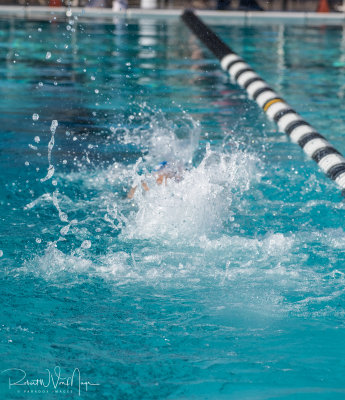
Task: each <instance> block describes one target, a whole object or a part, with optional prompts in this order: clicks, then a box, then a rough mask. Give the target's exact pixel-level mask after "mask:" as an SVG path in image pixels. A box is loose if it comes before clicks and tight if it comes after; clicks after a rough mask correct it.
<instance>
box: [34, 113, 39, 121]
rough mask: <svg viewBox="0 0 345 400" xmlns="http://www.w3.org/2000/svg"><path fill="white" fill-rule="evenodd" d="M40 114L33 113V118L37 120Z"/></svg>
mask: <svg viewBox="0 0 345 400" xmlns="http://www.w3.org/2000/svg"><path fill="white" fill-rule="evenodd" d="M39 117H40V116H39V115H38V114H36V113H35V114H32V119H33V120H34V121H37V120H38V118H39Z"/></svg>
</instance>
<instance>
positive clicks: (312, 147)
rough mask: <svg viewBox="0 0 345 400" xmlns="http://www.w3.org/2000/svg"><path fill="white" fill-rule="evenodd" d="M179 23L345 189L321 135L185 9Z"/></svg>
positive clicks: (339, 163)
mask: <svg viewBox="0 0 345 400" xmlns="http://www.w3.org/2000/svg"><path fill="white" fill-rule="evenodd" d="M182 20H183V21H184V22H185V24H186V25H187V26H188V27H189V28H190V29H191V30H192V31H193V32H194V33H195V35H196V36H197V37H198V38H199V39H200V40H201V41H202V42H203V43H204V44H205V45H206V46H207V47H208V48H209V50H211V51H212V53H213V54H214V55H215V56H216V57H217V58H218V59H219V60H220V64H221V66H222V68H223V70H224V71H227V72H229V74H230V77H231V79H232V80H233V81H234V82H235V83H237V84H238V85H239V86H241V87H242V88H244V89H245V90H246V91H247V93H248V96H249V98H251V99H253V100H255V101H256V103H257V104H258V105H259V106H260V107H261V108H262V109H263V110H264V112H265V113H266V115H267V116H268V118H269V119H271V120H273V121H275V122H276V124H277V125H278V128H279V130H280V131H281V132H285V133H286V134H287V135H288V136H289V137H290V139H291V140H292V141H293V142H295V143H298V144H299V145H300V146H301V147H302V149H303V150H304V152H305V153H306V154H307V155H308V156H309V157H311V158H312V159H313V160H314V161H316V162H317V164H318V165H319V167H320V168H321V170H322V171H324V173H325V174H327V175H328V176H329V177H330V178H331V179H333V180H334V181H335V182H336V183H337V184H338V185H339V186H340V187H341V188H342V189H343V190H344V189H345V158H344V157H343V156H342V155H341V154H340V153H339V151H338V150H336V149H335V148H334V147H333V146H332V145H331V144H330V143H329V142H328V141H327V140H326V139H325V138H324V137H323V136H322V135H321V134H320V133H318V132H317V131H316V130H315V129H314V128H313V127H312V126H311V125H310V124H309V123H308V122H306V121H305V120H304V119H303V118H302V117H301V116H300V115H299V114H298V113H297V112H296V111H295V110H294V109H293V108H291V107H290V106H289V105H288V104H287V103H286V102H285V101H284V100H283V99H282V98H281V97H280V96H279V95H278V94H277V93H276V92H275V91H274V90H273V89H272V88H271V87H270V86H269V85H268V84H267V83H266V82H265V81H264V80H263V79H262V78H260V76H259V75H258V74H257V73H256V72H255V71H254V70H253V69H252V68H251V67H250V65H248V64H247V63H246V62H245V61H244V60H243V59H242V58H241V57H240V56H238V55H237V54H236V53H235V52H234V51H233V50H231V49H230V47H229V46H227V45H226V44H225V43H224V42H223V41H222V40H221V39H220V38H219V37H218V36H217V35H216V34H215V33H214V32H213V31H212V30H211V29H210V28H209V27H208V26H207V25H205V24H204V23H203V22H202V21H201V20H200V18H198V17H197V16H196V15H195V14H194V13H193V12H192V11H190V10H186V11H185V12H184V13H183V15H182Z"/></svg>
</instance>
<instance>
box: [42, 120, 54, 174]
mask: <svg viewBox="0 0 345 400" xmlns="http://www.w3.org/2000/svg"><path fill="white" fill-rule="evenodd" d="M57 126H58V122H57V121H56V120H55V119H54V120H53V121H52V123H51V126H50V132H51V138H50V141H49V143H48V164H49V166H48V172H47V175H46V176H45V177H44V178H41V179H40V181H41V182H45V181H47V180H49V179H51V178H52V177H53V175H54V173H55V168H54V166H53V165H52V160H51V157H52V150H53V147H54V144H55V132H56V128H57Z"/></svg>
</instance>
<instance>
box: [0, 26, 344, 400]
mask: <svg viewBox="0 0 345 400" xmlns="http://www.w3.org/2000/svg"><path fill="white" fill-rule="evenodd" d="M214 29H215V31H216V32H217V33H218V34H219V35H221V37H222V38H223V39H224V40H225V41H226V42H228V43H229V45H230V46H231V47H233V49H234V50H235V51H237V52H238V53H239V54H240V55H242V56H243V57H244V58H245V59H246V60H247V61H248V62H249V63H250V64H252V65H253V67H254V68H256V69H257V71H258V72H259V73H260V74H261V75H262V76H263V78H265V79H266V80H267V81H268V82H269V83H270V84H271V85H272V86H273V87H274V88H276V90H277V91H278V93H281V94H282V96H283V97H284V98H286V100H287V101H288V102H289V103H290V104H291V105H292V106H293V107H294V108H295V109H296V110H298V111H299V112H300V113H301V115H302V116H304V117H305V118H306V120H307V121H309V122H311V123H312V124H313V125H314V126H315V127H316V128H317V129H318V130H319V131H320V132H321V133H322V134H324V135H325V136H326V137H327V139H329V140H330V141H331V142H332V143H333V144H334V145H335V147H337V148H338V149H339V150H340V151H342V152H343V153H344V152H345V134H344V121H345V105H344V95H345V31H344V28H342V27H327V26H323V27H304V26H289V27H288V26H284V25H279V26H278V25H272V26H263V25H262V26H259V25H258V26H220V25H219V26H215V27H214ZM0 35H1V44H0V46H1V51H0V90H1V98H2V101H1V102H0V129H1V136H0V138H1V142H0V146H1V147H0V165H1V171H2V174H1V175H0V179H1V187H2V190H1V191H0V199H1V200H0V201H1V209H0V210H1V211H0V213H1V215H0V218H1V222H2V223H1V246H0V249H1V253H0V254H1V258H0V260H1V261H0V262H1V291H0V296H1V303H2V308H1V355H2V356H1V371H3V372H2V373H1V375H0V393H1V398H3V399H24V398H49V399H61V398H79V395H80V398H87V399H222V398H224V399H343V398H344V396H345V384H344V382H345V336H344V335H345V324H344V316H345V266H344V260H345V253H344V248H345V232H344V226H343V225H344V216H345V207H344V200H343V198H342V196H341V193H340V192H339V190H338V188H337V187H336V186H335V184H334V183H332V182H331V181H330V180H329V179H328V178H327V177H325V176H324V175H323V174H322V173H321V172H320V171H318V169H317V166H316V164H315V163H314V162H313V161H310V160H308V159H307V158H306V157H305V156H304V154H303V152H302V150H301V149H300V148H299V147H298V146H296V145H294V144H292V143H290V142H289V141H288V140H287V138H286V137H285V136H284V135H283V134H280V133H278V132H277V131H276V127H275V126H274V125H273V124H271V123H270V122H269V121H268V120H267V119H266V118H265V116H264V115H263V113H262V112H261V111H260V110H259V109H258V108H257V106H256V105H255V104H254V103H252V102H251V101H249V100H248V99H247V98H246V96H245V94H244V92H243V91H241V90H240V89H239V88H238V87H236V86H233V85H231V83H229V82H228V78H227V76H226V75H225V74H224V73H223V72H222V71H221V69H220V67H219V65H218V63H217V62H216V60H214V58H213V57H212V55H211V54H210V53H209V52H208V51H207V50H205V49H204V48H203V46H202V45H201V44H200V43H199V42H198V41H197V40H196V39H195V38H194V37H193V36H191V35H190V33H189V31H188V30H187V28H186V27H184V26H183V25H182V24H181V23H176V22H174V21H170V22H164V21H158V20H154V19H153V20H152V19H139V20H130V21H123V20H116V21H114V23H108V24H103V23H100V22H93V23H80V22H79V21H78V20H76V19H74V18H71V20H70V21H69V23H68V22H67V23H61V22H60V23H58V22H54V21H53V22H34V21H31V22H30V21H20V20H12V21H4V20H2V21H0ZM165 159H167V160H169V161H174V162H178V163H180V164H183V165H185V167H186V171H185V172H184V179H182V180H181V181H179V182H176V181H174V180H169V181H168V184H167V185H166V186H165V185H162V186H157V185H155V183H154V178H153V176H152V173H151V171H152V169H153V168H154V166H155V165H156V164H157V163H158V162H160V161H162V160H165ZM143 175H144V176H145V179H146V181H147V182H148V184H149V186H150V191H149V192H147V193H143V192H142V191H141V190H137V192H136V194H135V196H134V198H133V199H132V200H128V199H126V193H127V191H128V190H129V188H130V187H131V186H132V185H133V184H137V183H139V184H140V181H141V179H143ZM58 368H60V370H59V369H58ZM78 371H80V374H81V379H80V382H81V386H80V393H79V387H78V383H79V379H78V375H77V372H78ZM73 372H74V382H73V386H72V387H70V386H66V385H67V384H68V383H71V382H70V381H68V380H67V378H68V377H71V376H72V375H73ZM24 373H26V379H28V383H30V385H29V384H28V385H19V384H17V385H15V384H14V383H15V382H19V381H20V383H25V379H22V378H23V376H24ZM49 378H50V380H49ZM40 379H42V381H40ZM37 380H38V381H37ZM9 382H11V383H12V385H9ZM86 382H89V383H90V384H89V385H87V384H86ZM34 383H36V385H34ZM91 384H93V385H91ZM44 385H45V386H46V387H44ZM54 385H55V386H56V387H57V389H56V390H57V392H58V393H55V386H54ZM9 386H10V387H9ZM35 391H36V392H35ZM40 391H41V392H40ZM42 392H44V393H42Z"/></svg>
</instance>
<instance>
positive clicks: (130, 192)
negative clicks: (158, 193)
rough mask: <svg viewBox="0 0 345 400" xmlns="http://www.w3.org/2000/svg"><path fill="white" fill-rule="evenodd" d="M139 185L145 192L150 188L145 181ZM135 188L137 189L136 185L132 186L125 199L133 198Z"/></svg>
mask: <svg viewBox="0 0 345 400" xmlns="http://www.w3.org/2000/svg"><path fill="white" fill-rule="evenodd" d="M141 186H142V188H143V189H144V190H145V192H148V191H149V190H150V188H149V187H148V185H147V183H146V182H145V181H142V182H141ZM136 190H137V187H136V186H134V187H132V188H131V190H130V191H129V192H128V194H127V199H133V197H134V194H135V191H136Z"/></svg>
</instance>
